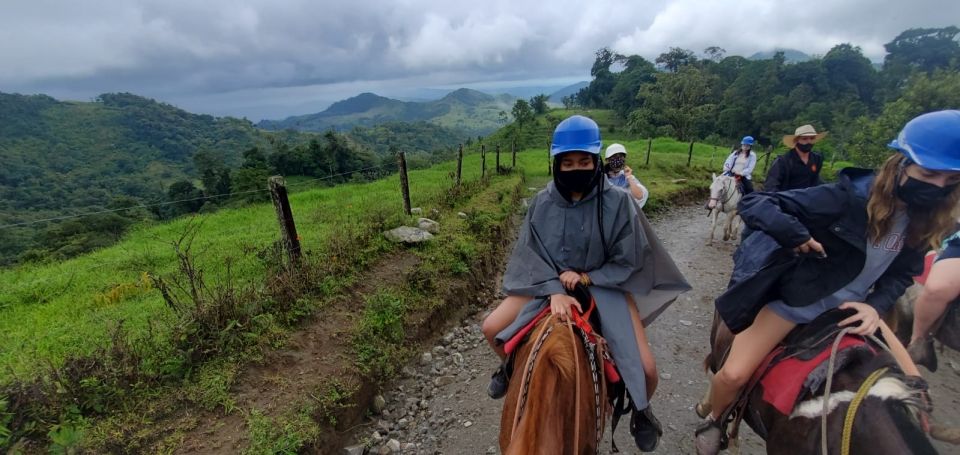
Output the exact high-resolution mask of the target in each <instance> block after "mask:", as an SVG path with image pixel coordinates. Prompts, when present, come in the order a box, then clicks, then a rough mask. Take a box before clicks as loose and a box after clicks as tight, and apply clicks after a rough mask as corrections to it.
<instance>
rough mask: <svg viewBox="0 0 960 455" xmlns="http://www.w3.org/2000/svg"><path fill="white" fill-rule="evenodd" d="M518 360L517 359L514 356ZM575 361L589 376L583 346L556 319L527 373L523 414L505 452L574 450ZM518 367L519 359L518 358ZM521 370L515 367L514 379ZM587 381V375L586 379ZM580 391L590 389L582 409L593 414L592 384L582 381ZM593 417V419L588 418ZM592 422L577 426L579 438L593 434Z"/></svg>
mask: <svg viewBox="0 0 960 455" xmlns="http://www.w3.org/2000/svg"><path fill="white" fill-rule="evenodd" d="M517 360H520V359H517ZM577 362H581V365H580V374H584V372H586V374H587V376H589V374H590V373H589V371H590V370H589V368H590V367H589V365H587V362H586V356H585V354H584V353H583V347H582V345H581V344H580V343H579V341H578V340H576V339H575V338H574V337H573V333H572V332H571V331H570V330H569V329H567V327H565V326H564V325H563V324H562V323H557V324H556V325H555V326H554V329H553V331H552V332H551V333H550V335H549V336H548V337H547V339H546V340H545V341H544V343H543V347H541V349H540V353H539V355H538V357H537V359H536V364H535V366H534V369H533V374H532V376H531V377H530V382H529V388H528V391H527V398H526V404H525V406H524V410H523V415H522V418H521V419H520V421H519V422H518V423H517V427H516V429H515V430H514V433H513V438H512V440H511V442H510V447H509V449H508V450H507V451H506V454H508V455H512V454H561V453H575V451H574V450H573V448H572V447H568V446H569V445H571V444H566V443H565V442H566V440H567V438H572V437H573V432H574V429H573V425H574V424H575V421H574V420H573V419H576V418H580V417H581V416H576V415H575V413H576V402H575V400H577V399H579V398H580V397H576V393H575V390H576V381H577V378H576V374H577ZM517 367H518V368H521V367H522V362H518V364H517ZM523 373H524V372H523V371H522V370H520V369H518V370H517V371H516V374H515V376H514V378H515V380H518V381H519V380H521V375H522V374H523ZM588 381H589V379H588ZM581 387H582V388H583V389H584V390H583V391H582V392H586V391H589V394H590V397H591V399H590V403H589V406H585V407H584V406H581V409H580V412H581V413H589V414H590V415H592V414H593V412H594V411H593V408H594V407H593V399H592V396H593V386H592V384H591V383H589V382H588V383H585V384H581ZM591 421H592V420H591ZM593 430H594V429H593V426H592V425H591V426H590V427H589V428H583V427H581V429H580V439H581V441H584V442H586V441H590V440H592V439H593V438H594V433H593Z"/></svg>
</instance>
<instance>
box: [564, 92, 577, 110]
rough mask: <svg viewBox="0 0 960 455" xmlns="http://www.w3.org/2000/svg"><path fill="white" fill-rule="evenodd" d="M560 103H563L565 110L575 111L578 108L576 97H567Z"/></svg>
mask: <svg viewBox="0 0 960 455" xmlns="http://www.w3.org/2000/svg"><path fill="white" fill-rule="evenodd" d="M560 102H561V103H563V108H564V109H573V107H574V106H576V103H577V101H576V95H567V96H564V97H561V98H560Z"/></svg>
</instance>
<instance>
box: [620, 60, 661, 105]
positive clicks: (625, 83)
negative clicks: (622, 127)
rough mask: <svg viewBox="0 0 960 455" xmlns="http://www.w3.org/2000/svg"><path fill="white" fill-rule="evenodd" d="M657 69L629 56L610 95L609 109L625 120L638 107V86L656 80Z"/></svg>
mask: <svg viewBox="0 0 960 455" xmlns="http://www.w3.org/2000/svg"><path fill="white" fill-rule="evenodd" d="M656 74H657V68H656V67H655V66H654V65H653V63H650V61H649V60H647V59H645V58H643V57H641V56H639V55H631V56H629V57H627V58H626V59H625V61H624V69H623V71H621V72H620V74H618V75H617V82H616V84H615V85H614V86H613V90H612V91H611V93H610V107H611V108H613V109H614V110H615V111H617V115H619V116H620V117H623V118H626V117H627V115H628V114H629V113H630V111H632V110H634V109H636V108H637V107H639V106H640V104H641V102H640V100H639V99H638V98H637V91H638V90H640V86H642V85H643V84H646V83H650V82H654V81H655V80H656Z"/></svg>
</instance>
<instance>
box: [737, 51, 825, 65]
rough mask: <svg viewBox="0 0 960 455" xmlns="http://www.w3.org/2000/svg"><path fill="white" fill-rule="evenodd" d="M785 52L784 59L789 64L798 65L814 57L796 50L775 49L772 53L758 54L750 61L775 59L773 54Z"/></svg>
mask: <svg viewBox="0 0 960 455" xmlns="http://www.w3.org/2000/svg"><path fill="white" fill-rule="evenodd" d="M777 52H783V57H784V58H785V59H786V61H787V63H798V62H805V61H807V60H810V59H811V58H812V57H810V56H809V55H807V54H805V53H803V52H801V51H798V50H796V49H774V50H772V51H763V52H757V53H755V54H753V55H751V56H750V57H749V59H750V60H768V59H771V58H773V54H775V53H777Z"/></svg>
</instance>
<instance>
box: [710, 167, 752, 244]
mask: <svg viewBox="0 0 960 455" xmlns="http://www.w3.org/2000/svg"><path fill="white" fill-rule="evenodd" d="M711 175H712V176H713V183H711V184H710V201H709V202H707V208H708V209H710V215H709V216H710V220H711V221H710V242H709V243H713V236H714V233H715V231H716V230H717V218H718V217H719V216H720V212H723V213H726V214H727V223H726V226H724V228H723V240H730V239H732V238H734V235H735V234H736V232H737V228H739V227H740V223H739V220H740V217H739V216H738V215H737V203H738V202H740V198H741V197H743V194H741V193H740V190H739V189H738V188H737V179H736V178H734V177H731V176H729V175H722V174H721V175H719V176H718V175H716V174H711Z"/></svg>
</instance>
